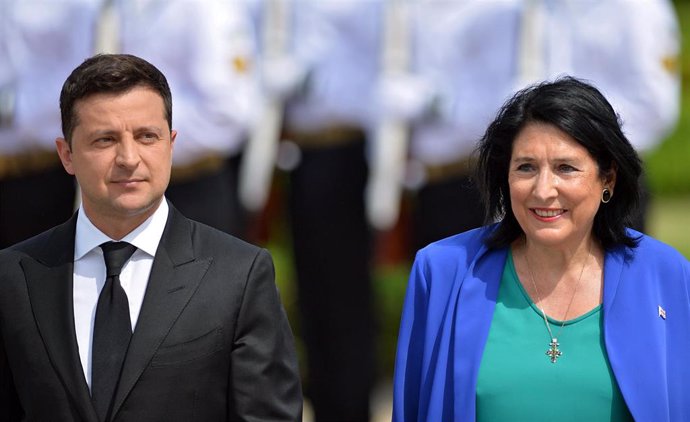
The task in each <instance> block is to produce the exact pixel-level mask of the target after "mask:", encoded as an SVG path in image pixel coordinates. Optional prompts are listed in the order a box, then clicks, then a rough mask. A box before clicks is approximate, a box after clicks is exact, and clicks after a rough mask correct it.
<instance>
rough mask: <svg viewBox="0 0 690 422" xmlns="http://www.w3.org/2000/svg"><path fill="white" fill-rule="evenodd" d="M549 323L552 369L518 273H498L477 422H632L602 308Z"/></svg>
mask: <svg viewBox="0 0 690 422" xmlns="http://www.w3.org/2000/svg"><path fill="white" fill-rule="evenodd" d="M548 319H549V324H551V331H552V332H553V335H554V336H555V337H556V338H558V342H559V343H560V350H561V352H562V356H561V357H559V358H558V359H557V362H556V363H551V360H550V358H549V356H547V355H546V351H547V350H549V343H550V342H551V338H550V336H549V332H548V331H547V329H546V325H545V324H544V317H543V316H542V313H541V311H540V310H539V309H538V308H537V307H536V305H535V304H534V302H532V300H531V299H530V297H529V295H528V294H527V292H526V291H525V289H524V288H523V286H522V284H520V281H519V279H518V277H517V273H516V272H515V265H514V263H513V256H512V253H510V254H508V260H507V262H506V266H505V268H504V270H503V277H502V278H501V286H500V288H499V291H498V299H497V302H496V309H495V311H494V315H493V320H492V322H491V329H490V330H489V337H488V339H487V342H486V347H485V349H484V355H483V358H482V363H481V365H480V367H479V377H478V380H477V422H486V421H517V422H519V421H549V420H552V421H558V422H568V421H573V422H575V421H577V422H580V421H588V422H599V421H607V422H608V421H633V418H632V416H631V415H630V412H629V411H628V408H627V406H626V405H625V402H624V401H623V397H622V396H621V393H620V390H619V389H618V384H617V383H616V380H615V378H614V377H613V373H612V372H611V367H610V366H609V361H608V357H607V356H606V348H605V345H604V338H603V335H602V318H601V305H600V306H597V307H596V308H594V309H593V310H591V311H589V312H587V313H586V314H584V315H582V316H579V317H578V318H575V319H571V320H568V321H566V322H565V325H564V326H563V328H561V324H562V323H563V322H562V321H557V320H554V319H552V318H548Z"/></svg>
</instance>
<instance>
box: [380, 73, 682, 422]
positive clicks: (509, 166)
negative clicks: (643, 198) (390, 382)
mask: <svg viewBox="0 0 690 422" xmlns="http://www.w3.org/2000/svg"><path fill="white" fill-rule="evenodd" d="M641 171H642V168H641V162H640V159H639V157H638V156H637V154H636V152H635V150H634V149H633V147H632V146H631V145H630V143H629V142H628V140H627V139H626V137H625V135H624V134H623V133H622V131H621V127H620V122H619V121H618V118H617V115H616V113H615V112H614V110H613V109H612V107H611V105H610V104H609V103H608V102H607V100H606V99H605V98H604V97H603V96H602V94H601V93H600V92H599V91H598V90H597V89H595V88H594V87H592V86H591V85H588V84H586V83H584V82H582V81H579V80H577V79H574V78H562V79H559V80H557V81H555V82H551V83H543V84H540V85H536V86H533V87H530V88H527V89H525V90H523V91H520V92H518V93H517V94H516V95H515V96H514V97H513V98H512V99H510V100H509V101H508V102H507V103H506V104H505V105H504V106H503V108H502V109H501V111H500V112H499V114H498V116H497V117H496V119H495V120H494V122H493V123H492V124H491V125H490V126H489V128H488V129H487V131H486V133H485V134H484V136H483V138H482V139H481V141H480V145H479V162H478V182H479V184H480V185H481V188H482V192H483V194H484V196H485V198H484V199H485V203H486V205H487V209H488V211H489V214H490V215H491V217H492V218H493V219H494V220H496V221H498V223H496V224H493V225H489V226H486V227H483V228H480V229H477V230H473V231H470V232H465V233H462V234H459V235H456V236H453V237H450V238H447V239H444V240H441V241H439V242H436V243H433V244H431V245H429V246H427V247H426V248H424V249H422V250H421V251H419V253H418V254H417V258H416V260H415V264H414V267H413V269H412V274H411V277H410V282H409V286H408V291H407V296H406V300H405V305H404V310H403V316H402V321H401V327H400V336H399V340H398V351H397V357H396V368H395V386H394V409H393V420H394V421H397V422H411V421H428V422H432V421H433V422H436V421H439V422H440V421H456V422H461V421H478V422H482V421H507V420H510V421H541V420H558V421H561V422H562V421H584V420H586V421H613V420H615V421H632V420H635V421H649V422H659V421H688V420H690V399H689V397H690V396H689V394H690V360H688V359H687V357H686V356H685V355H686V353H687V351H688V350H690V293H689V291H690V263H689V262H688V261H687V260H686V259H685V258H684V257H683V256H681V255H680V254H679V253H678V252H677V251H675V250H674V249H672V248H671V247H669V246H667V245H664V244H662V243H661V242H659V241H656V240H654V239H652V238H650V237H648V236H645V235H643V234H641V233H638V232H635V231H632V230H630V229H627V228H626V225H627V223H628V222H629V219H630V216H631V213H632V212H633V210H634V209H635V207H636V206H637V203H638V200H639V192H638V178H639V176H640V173H641Z"/></svg>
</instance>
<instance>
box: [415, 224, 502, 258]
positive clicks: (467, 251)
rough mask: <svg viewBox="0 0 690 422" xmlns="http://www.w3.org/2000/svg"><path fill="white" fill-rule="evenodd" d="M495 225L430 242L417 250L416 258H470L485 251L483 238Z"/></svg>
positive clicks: (484, 238)
mask: <svg viewBox="0 0 690 422" xmlns="http://www.w3.org/2000/svg"><path fill="white" fill-rule="evenodd" d="M495 227H496V226H495V225H488V226H482V227H478V228H476V229H472V230H468V231H466V232H462V233H459V234H455V235H453V236H449V237H446V238H444V239H441V240H438V241H436V242H433V243H430V244H429V245H427V246H425V247H424V248H422V249H420V250H419V251H418V252H417V260H418V261H420V260H421V261H427V262H434V263H439V262H455V263H457V262H460V261H463V258H465V259H469V260H472V259H474V258H475V257H477V256H479V255H481V254H483V253H485V252H486V251H487V246H486V244H485V240H486V238H487V237H488V236H489V234H490V233H491V232H492V231H493V230H494V229H495Z"/></svg>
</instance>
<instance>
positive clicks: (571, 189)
mask: <svg viewBox="0 0 690 422" xmlns="http://www.w3.org/2000/svg"><path fill="white" fill-rule="evenodd" d="M509 165H510V168H509V169H508V184H509V186H510V200H511V203H512V210H513V214H514V215H515V218H516V219H517V221H518V223H519V224H520V227H522V230H523V231H524V233H525V235H526V236H527V239H528V240H529V241H532V242H536V243H539V244H542V245H546V246H551V247H554V246H556V247H560V248H563V247H566V248H567V247H569V245H570V246H573V247H577V245H578V244H579V243H580V242H582V241H583V240H586V239H587V238H588V236H589V235H590V233H591V231H592V224H593V222H594V216H595V214H596V213H597V210H598V209H599V205H600V203H601V202H600V201H601V193H602V190H603V189H604V188H605V187H607V188H608V189H609V190H610V191H611V193H613V185H614V184H615V172H613V171H612V172H611V175H610V176H609V177H606V178H602V177H601V176H600V174H599V166H598V165H597V163H596V161H594V159H593V158H592V156H591V155H590V154H589V152H588V151H587V150H586V149H585V148H584V147H583V146H582V145H580V144H578V143H577V142H576V141H575V140H574V139H573V138H571V137H570V136H569V135H567V134H566V133H565V132H563V131H561V130H560V129H558V128H557V127H555V126H552V125H549V124H544V123H530V124H528V125H527V126H525V127H524V128H523V129H522V131H520V133H519V134H518V136H517V138H516V139H515V141H514V142H513V152H512V155H511V158H510V164H509Z"/></svg>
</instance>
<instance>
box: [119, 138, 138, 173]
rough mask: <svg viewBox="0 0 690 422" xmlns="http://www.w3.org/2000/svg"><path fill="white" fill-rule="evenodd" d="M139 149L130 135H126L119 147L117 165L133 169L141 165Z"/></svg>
mask: <svg viewBox="0 0 690 422" xmlns="http://www.w3.org/2000/svg"><path fill="white" fill-rule="evenodd" d="M140 160H141V157H140V156H139V148H138V145H137V142H136V141H135V140H134V138H133V137H132V136H130V135H125V136H124V137H123V138H122V139H121V140H120V142H119V143H118V145H117V156H116V157H115V164H117V165H118V166H121V167H127V168H133V167H136V166H137V165H138V164H139V161H140Z"/></svg>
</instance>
